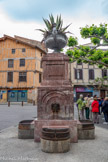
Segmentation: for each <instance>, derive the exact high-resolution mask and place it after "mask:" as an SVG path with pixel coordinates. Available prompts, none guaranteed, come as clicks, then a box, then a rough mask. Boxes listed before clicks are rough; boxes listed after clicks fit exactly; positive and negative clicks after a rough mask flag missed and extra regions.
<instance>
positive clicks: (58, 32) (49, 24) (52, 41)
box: [38, 15, 70, 52]
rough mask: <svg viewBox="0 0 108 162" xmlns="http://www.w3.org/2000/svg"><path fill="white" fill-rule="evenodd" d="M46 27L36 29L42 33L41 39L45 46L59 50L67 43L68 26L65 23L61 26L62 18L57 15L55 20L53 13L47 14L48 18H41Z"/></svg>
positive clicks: (55, 50)
mask: <svg viewBox="0 0 108 162" xmlns="http://www.w3.org/2000/svg"><path fill="white" fill-rule="evenodd" d="M43 21H44V23H45V25H46V29H44V30H42V29H38V30H40V31H41V32H42V33H43V37H44V38H43V40H42V42H43V41H44V43H45V46H46V47H47V48H50V49H53V50H54V52H60V50H61V49H62V48H63V47H65V45H66V44H67V40H68V38H67V36H66V33H70V32H69V31H68V32H66V29H67V28H68V27H69V26H70V24H69V25H67V26H66V27H64V28H63V20H62V19H61V15H60V16H57V18H56V21H55V20H54V17H53V15H49V20H47V19H43Z"/></svg>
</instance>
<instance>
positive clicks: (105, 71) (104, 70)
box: [102, 69, 108, 79]
mask: <svg viewBox="0 0 108 162" xmlns="http://www.w3.org/2000/svg"><path fill="white" fill-rule="evenodd" d="M107 76H108V75H107V69H102V77H104V78H105V79H107Z"/></svg>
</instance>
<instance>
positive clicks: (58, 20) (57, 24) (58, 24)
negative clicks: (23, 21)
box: [37, 14, 71, 37]
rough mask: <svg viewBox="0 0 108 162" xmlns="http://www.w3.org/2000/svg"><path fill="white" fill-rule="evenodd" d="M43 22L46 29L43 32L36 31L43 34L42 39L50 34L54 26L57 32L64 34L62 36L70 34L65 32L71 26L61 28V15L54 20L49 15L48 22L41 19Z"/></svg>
mask: <svg viewBox="0 0 108 162" xmlns="http://www.w3.org/2000/svg"><path fill="white" fill-rule="evenodd" d="M43 21H44V23H45V25H46V29H45V30H42V29H37V30H39V31H41V32H42V33H43V35H44V37H46V36H47V35H48V34H50V33H51V32H52V29H53V27H54V25H55V27H56V29H57V31H59V33H64V34H65V33H70V32H66V30H67V28H68V27H69V26H70V25H71V24H69V25H67V26H66V27H63V20H62V19H61V15H60V16H58V15H57V18H56V20H55V19H54V16H53V15H52V14H51V15H49V20H48V19H44V18H43Z"/></svg>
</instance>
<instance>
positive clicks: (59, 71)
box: [18, 23, 95, 153]
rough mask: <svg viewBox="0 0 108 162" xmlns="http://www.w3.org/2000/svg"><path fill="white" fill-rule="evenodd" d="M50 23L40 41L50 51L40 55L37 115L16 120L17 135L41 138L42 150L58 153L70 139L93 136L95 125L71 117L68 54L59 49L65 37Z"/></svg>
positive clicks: (71, 105)
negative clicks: (17, 121)
mask: <svg viewBox="0 0 108 162" xmlns="http://www.w3.org/2000/svg"><path fill="white" fill-rule="evenodd" d="M52 27H53V28H52V30H51V31H50V32H47V34H45V39H44V43H45V45H46V47H47V48H50V49H53V50H54V52H52V53H47V55H45V56H44V57H43V58H42V68H43V80H42V83H41V86H40V87H38V98H37V118H36V119H35V120H34V121H31V120H30V121H28V120H26V121H21V122H20V123H19V127H18V138H20V139H29V138H34V141H35V142H41V149H42V151H44V152H50V153H56V152H57V153H58V152H59V153H62V152H67V151H69V149H70V143H75V142H78V139H94V138H95V131H94V130H95V128H94V124H93V122H92V121H86V120H84V121H77V120H74V102H73V88H72V84H71V81H70V80H69V72H68V63H69V58H68V56H67V55H65V54H64V53H61V52H60V50H61V48H63V47H65V45H66V44H67V37H66V35H65V34H64V33H63V32H61V31H59V30H57V29H56V24H55V23H54V24H52ZM45 32H46V30H45ZM33 132H34V134H33Z"/></svg>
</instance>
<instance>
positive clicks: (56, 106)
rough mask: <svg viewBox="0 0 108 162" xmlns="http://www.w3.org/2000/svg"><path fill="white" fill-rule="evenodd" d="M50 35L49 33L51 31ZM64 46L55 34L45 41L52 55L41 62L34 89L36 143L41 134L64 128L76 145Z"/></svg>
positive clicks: (75, 123)
mask: <svg viewBox="0 0 108 162" xmlns="http://www.w3.org/2000/svg"><path fill="white" fill-rule="evenodd" d="M52 31H53V30H52ZM66 44H67V37H66V36H65V35H63V34H60V33H59V34H58V33H57V31H55V33H52V34H51V35H48V37H47V38H46V39H45V45H46V47H47V48H50V49H53V50H54V52H52V53H48V54H47V55H45V56H44V57H43V58H42V68H43V81H42V83H41V86H40V87H38V100H37V103H38V105H37V119H36V120H35V130H34V140H35V142H40V139H41V137H42V130H43V129H45V127H46V128H52V127H53V128H54V127H56V128H60V129H61V127H63V126H64V127H66V128H67V127H68V128H69V132H70V142H77V141H78V137H77V121H76V120H74V103H73V88H72V85H71V82H70V80H69V72H68V63H69V58H68V56H67V55H65V54H64V53H60V49H61V48H63V47H64V46H65V45H66Z"/></svg>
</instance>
